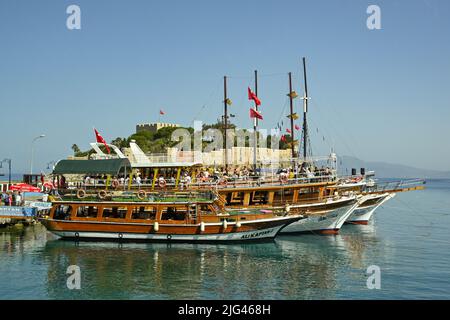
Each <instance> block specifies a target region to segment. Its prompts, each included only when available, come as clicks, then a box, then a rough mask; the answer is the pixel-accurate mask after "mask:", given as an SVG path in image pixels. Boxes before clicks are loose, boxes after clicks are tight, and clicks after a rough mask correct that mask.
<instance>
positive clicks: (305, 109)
mask: <svg viewBox="0 0 450 320" xmlns="http://www.w3.org/2000/svg"><path fill="white" fill-rule="evenodd" d="M303 78H304V79H305V96H304V97H303V99H304V100H303V161H306V153H307V150H306V143H307V141H308V124H307V122H306V114H307V112H308V99H309V98H308V85H307V83H306V60H305V57H303Z"/></svg>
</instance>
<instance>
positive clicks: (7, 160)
mask: <svg viewBox="0 0 450 320" xmlns="http://www.w3.org/2000/svg"><path fill="white" fill-rule="evenodd" d="M3 162H8V184H9V185H11V159H3V160H2V161H0V168H3Z"/></svg>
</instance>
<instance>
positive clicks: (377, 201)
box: [345, 193, 395, 225]
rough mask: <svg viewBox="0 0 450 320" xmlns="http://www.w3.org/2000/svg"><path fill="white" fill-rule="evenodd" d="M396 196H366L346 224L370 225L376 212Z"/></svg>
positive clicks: (393, 194)
mask: <svg viewBox="0 0 450 320" xmlns="http://www.w3.org/2000/svg"><path fill="white" fill-rule="evenodd" d="M394 196H395V193H383V194H378V195H377V194H375V195H373V194H371V195H367V196H365V199H363V200H362V201H361V203H360V204H359V205H358V207H356V208H355V210H354V211H353V212H352V214H351V215H350V216H349V217H348V219H347V221H346V222H345V223H349V224H362V225H366V224H368V223H369V220H370V218H371V217H372V215H373V214H374V212H375V210H376V209H377V208H378V207H380V206H381V205H382V204H384V203H385V202H386V201H388V200H390V199H392V198H393V197H394Z"/></svg>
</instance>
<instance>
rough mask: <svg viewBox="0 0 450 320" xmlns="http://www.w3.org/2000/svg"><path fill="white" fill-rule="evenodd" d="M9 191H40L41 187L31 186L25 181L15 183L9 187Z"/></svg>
mask: <svg viewBox="0 0 450 320" xmlns="http://www.w3.org/2000/svg"><path fill="white" fill-rule="evenodd" d="M9 190H11V191H22V192H41V189H39V188H37V187H33V186H32V185H29V184H26V183H17V184H13V185H12V186H10V187H9Z"/></svg>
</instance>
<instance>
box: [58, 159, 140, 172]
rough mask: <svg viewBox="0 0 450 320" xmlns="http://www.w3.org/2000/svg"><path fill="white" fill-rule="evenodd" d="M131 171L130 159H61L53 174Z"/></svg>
mask: <svg viewBox="0 0 450 320" xmlns="http://www.w3.org/2000/svg"><path fill="white" fill-rule="evenodd" d="M125 171H126V172H131V164H130V161H129V160H128V159H126V158H125V159H103V160H60V161H58V163H57V164H56V166H55V169H54V170H53V174H111V175H118V174H119V173H124V172H125Z"/></svg>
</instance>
